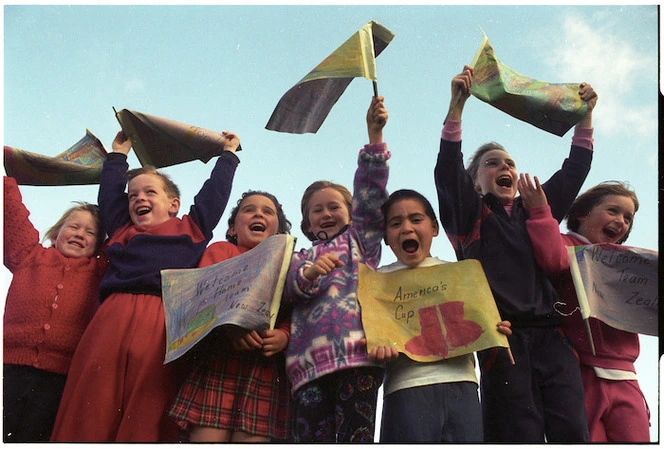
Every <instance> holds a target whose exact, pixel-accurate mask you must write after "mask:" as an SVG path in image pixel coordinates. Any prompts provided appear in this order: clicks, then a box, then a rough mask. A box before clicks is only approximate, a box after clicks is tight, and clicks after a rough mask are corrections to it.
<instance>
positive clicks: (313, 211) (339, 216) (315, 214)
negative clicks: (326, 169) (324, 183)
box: [309, 187, 350, 239]
mask: <svg viewBox="0 0 664 449" xmlns="http://www.w3.org/2000/svg"><path fill="white" fill-rule="evenodd" d="M309 223H310V225H309V231H310V232H311V233H312V234H314V235H315V236H317V237H318V238H321V237H322V238H323V239H325V238H329V237H332V236H333V235H335V234H337V233H338V232H339V231H341V230H342V229H343V227H344V226H346V225H347V224H348V223H350V212H349V211H348V207H347V206H346V202H345V201H344V197H343V196H342V195H341V193H339V191H338V190H336V189H333V188H331V187H325V188H323V189H320V190H318V191H316V192H315V193H314V194H313V195H311V199H310V200H309ZM321 231H323V232H324V233H325V235H323V234H320V235H319V233H321Z"/></svg>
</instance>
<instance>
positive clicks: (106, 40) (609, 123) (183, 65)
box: [2, 4, 659, 440]
mask: <svg viewBox="0 0 664 449" xmlns="http://www.w3.org/2000/svg"><path fill="white" fill-rule="evenodd" d="M3 14H4V20H3V21H4V126H3V137H2V140H3V143H4V145H9V146H13V147H17V148H21V149H24V150H28V151H32V152H36V153H40V154H44V155H49V156H54V155H56V154H58V153H60V152H62V151H64V150H65V149H67V148H69V147H70V146H71V145H73V144H74V143H75V142H77V141H78V140H79V139H80V138H81V137H83V135H84V134H85V129H86V128H88V129H90V130H91V131H92V132H93V133H94V134H95V135H96V136H97V137H99V139H101V140H102V142H103V143H104V144H105V146H106V148H107V149H108V150H110V149H111V142H112V140H113V138H114V136H115V134H116V132H117V131H118V130H119V125H118V123H117V121H116V119H115V117H114V115H113V110H112V107H115V108H116V109H118V110H120V109H123V108H127V109H133V110H137V111H140V112H144V113H148V114H152V115H156V116H160V117H164V118H170V119H173V120H177V121H181V122H185V123H189V124H194V125H197V126H200V127H203V128H208V129H216V130H224V129H229V130H232V131H234V132H236V133H237V134H238V135H239V136H240V138H241V141H242V147H243V148H244V151H242V152H241V153H239V157H240V159H241V161H242V162H241V164H240V166H239V168H238V171H237V174H236V178H235V183H234V187H233V193H232V197H231V205H234V204H235V202H236V200H237V198H238V197H239V196H240V194H241V193H242V192H244V191H246V190H249V189H260V190H267V191H270V192H272V193H274V194H275V195H276V196H277V197H278V198H279V200H280V201H281V202H282V203H283V205H284V207H285V210H286V214H287V216H288V218H289V219H290V220H291V222H292V223H293V231H294V232H293V234H294V235H295V236H296V237H297V238H298V242H297V245H296V246H297V247H298V248H301V247H306V246H309V242H308V240H307V239H306V238H305V237H304V236H303V235H302V233H301V232H300V231H299V223H300V219H301V217H300V212H299V205H300V198H301V195H302V192H303V191H304V189H305V188H306V187H307V186H308V185H309V184H310V183H311V182H313V181H315V180H317V179H329V180H332V181H335V182H339V183H342V184H345V185H347V186H348V187H351V186H352V177H353V173H354V170H355V166H356V157H357V152H358V150H359V148H360V147H361V146H362V145H363V144H364V143H366V141H367V132H366V124H365V114H366V110H367V108H368V105H369V102H370V99H371V95H372V87H371V82H370V81H368V80H365V79H356V80H354V81H353V82H352V83H351V85H350V87H349V88H348V89H347V91H346V93H345V94H344V95H343V96H342V97H341V99H340V100H339V102H338V103H337V104H336V105H335V107H334V108H333V109H332V111H331V113H330V115H329V116H328V118H327V120H326V121H325V123H323V125H322V127H321V129H320V130H319V131H318V133H317V134H306V135H290V134H281V133H277V132H274V131H268V130H266V129H265V124H266V123H267V120H268V118H269V117H270V114H271V113H272V111H273V110H274V107H275V106H276V104H277V102H278V101H279V99H280V98H281V96H282V95H283V94H284V93H285V92H286V91H287V90H288V89H289V88H290V87H292V86H293V85H294V84H295V83H296V82H297V81H299V80H300V79H301V78H302V77H303V76H304V75H306V74H307V73H308V72H309V71H310V70H311V69H312V68H313V67H314V66H316V65H317V64H318V63H319V62H320V61H322V60H323V58H325V57H326V56H328V55H329V54H330V53H331V52H332V51H333V50H335V49H336V48H337V47H338V46H339V45H341V43H343V42H344V41H345V40H346V39H348V38H349V37H350V36H351V35H352V34H353V33H355V32H356V31H357V30H359V29H360V28H361V27H362V26H363V25H364V24H366V23H367V22H368V21H370V20H375V21H377V22H379V23H381V24H382V25H384V26H385V27H387V28H388V29H390V30H391V31H392V32H394V34H395V38H394V40H393V41H392V43H391V44H390V45H389V46H388V47H387V49H386V50H385V51H384V52H383V53H382V54H381V56H380V57H379V58H378V59H377V71H378V90H379V93H380V94H381V95H384V96H385V105H386V107H387V109H388V111H389V114H390V118H389V121H388V124H387V126H386V128H385V131H384V137H385V140H386V141H387V142H388V144H389V147H390V149H391V151H392V154H393V157H392V159H391V162H390V164H391V175H390V181H389V183H388V189H389V190H390V191H394V190H396V189H399V188H413V189H416V190H418V191H420V192H422V193H423V194H425V195H426V196H427V197H428V198H429V199H430V200H431V201H432V202H433V203H434V205H435V204H436V203H435V200H436V194H435V188H434V182H433V166H434V163H435V159H436V154H437V152H438V143H439V138H440V131H441V129H442V122H443V118H444V116H445V114H446V111H447V107H448V104H449V97H450V80H451V78H452V77H453V76H454V75H455V74H457V73H458V72H459V71H460V70H461V69H462V67H463V65H464V64H468V63H470V62H471V60H472V58H473V56H474V54H475V51H476V49H477V47H478V46H479V44H480V42H481V38H482V35H481V32H480V31H479V27H481V28H482V29H483V30H484V31H485V32H486V34H487V36H488V37H489V40H490V41H491V43H492V45H493V47H494V49H495V52H496V55H497V57H498V58H499V59H500V60H502V61H503V62H504V63H505V64H507V65H508V66H510V67H511V68H512V69H514V70H516V71H518V72H520V73H522V74H524V75H527V76H529V77H532V78H536V79H539V80H543V81H548V82H574V83H576V82H581V81H587V82H589V83H590V84H592V85H593V87H594V88H595V90H596V91H597V92H598V95H599V101H598V104H597V107H596V109H595V113H594V125H595V151H596V154H595V157H594V161H593V168H592V170H591V172H590V175H589V176H588V179H587V181H586V183H585V185H584V187H583V189H582V190H585V189H587V188H589V187H592V186H593V185H595V184H597V183H598V182H601V181H603V180H607V179H617V180H623V181H629V183H630V184H631V185H632V186H633V187H634V188H635V190H636V192H637V194H638V196H639V200H640V202H641V208H640V210H639V212H638V213H637V215H636V221H635V227H634V230H633V232H632V234H631V236H630V238H629V240H628V241H627V244H629V245H631V246H638V247H643V248H650V249H658V229H659V227H658V203H657V174H658V172H657V162H658V147H657V133H658V123H659V121H658V112H657V94H658V80H657V73H658V72H657V68H658V59H657V50H658V40H657V30H658V17H657V6H656V5H645V6H572V5H561V6H528V5H515V6H492V5H481V6H480V5H478V6H451V5H449V6H448V5H419V6H392V5H372V4H365V5H360V6H347V5H328V6H306V5H291V6H285V5H284V6H280V5H272V6H265V5H262V6H230V5H203V6H177V5H167V6H166V5H162V6H158V5H155V6H128V5H111V6H76V5H74V6H58V5H51V6H37V5H5V6H4V8H3ZM463 127H464V134H463V136H464V140H463V148H464V154H465V155H466V157H467V156H469V155H470V154H471V152H472V151H473V150H474V149H475V148H477V147H478V146H479V145H480V144H482V143H484V142H486V141H489V140H495V141H498V142H500V143H502V144H503V145H504V146H505V147H506V148H507V149H508V151H510V153H511V155H512V156H513V157H514V158H515V160H516V162H517V168H518V170H519V171H520V172H529V173H531V174H534V175H538V176H539V177H540V178H541V179H548V177H549V176H550V175H551V174H552V173H553V172H554V171H556V170H557V169H558V168H559V167H560V165H561V163H562V161H563V159H564V158H565V157H566V156H567V154H568V151H569V145H570V139H571V134H572V131H570V132H569V133H568V134H567V135H565V136H564V137H562V138H561V137H557V136H554V135H553V134H548V133H546V132H544V131H541V130H539V129H537V128H535V127H533V126H531V125H527V124H525V123H523V122H519V121H518V120H516V119H513V118H512V117H510V116H508V115H506V114H504V113H502V112H500V111H498V110H496V109H493V108H492V107H490V106H488V105H487V104H485V103H482V102H481V101H479V100H477V99H476V98H471V99H470V100H469V101H468V103H467V105H466V108H465V111H464V121H463ZM130 165H131V166H132V167H136V166H138V161H137V159H136V158H135V156H133V155H132V156H131V157H130ZM211 168H212V165H211V164H207V165H205V164H203V163H201V162H198V161H195V162H190V163H187V164H183V165H180V166H177V167H171V168H167V169H165V170H164V171H165V172H167V173H169V174H170V175H172V176H173V178H174V180H175V181H176V183H178V185H179V186H180V188H181V190H182V203H183V208H182V210H181V212H186V211H187V210H188V209H189V206H190V205H191V202H192V199H193V196H194V195H195V194H196V192H197V191H198V189H199V187H200V186H201V184H202V182H203V181H204V179H205V178H207V176H208V174H209V172H210V170H211ZM21 190H22V192H23V195H24V200H25V203H26V205H27V207H28V208H29V210H30V211H31V212H32V215H31V219H32V220H33V223H34V224H35V225H36V227H37V228H38V229H39V230H40V232H41V233H42V234H43V232H44V231H45V230H46V229H47V228H48V227H49V226H50V225H52V224H53V223H54V222H55V221H56V220H57V219H58V217H59V216H60V214H61V213H62V211H63V210H64V209H66V208H67V207H69V205H70V202H71V201H72V200H85V201H90V202H96V194H97V187H96V186H85V187H27V186H26V187H22V189H21ZM230 208H231V207H230V205H229V207H228V208H227V213H226V214H225V215H224V217H223V219H222V222H221V223H220V225H219V226H218V228H217V231H216V232H215V240H220V239H223V238H224V233H225V231H226V228H227V225H226V221H227V218H228V212H230ZM432 254H433V255H435V256H438V257H440V258H442V259H446V260H455V257H454V253H453V251H452V248H451V246H450V244H449V242H448V241H447V239H446V238H445V237H444V235H441V236H439V237H438V238H436V239H435V240H434V246H433V248H432ZM383 261H384V263H390V262H392V261H394V256H393V255H392V253H391V252H390V251H389V249H387V250H386V251H384V258H383ZM9 280H10V275H9V274H8V272H7V270H6V269H3V277H2V282H3V291H4V290H5V289H6V285H7V284H8V282H9ZM3 298H4V294H3ZM641 342H642V348H641V349H642V350H641V356H640V357H639V359H638V360H637V371H638V374H639V378H640V383H641V386H642V388H643V390H644V393H645V395H646V398H647V400H648V403H649V405H650V410H651V413H652V433H651V434H652V438H653V440H655V439H656V438H657V435H658V422H659V417H658V352H657V344H658V340H657V338H655V337H643V336H642V339H641Z"/></svg>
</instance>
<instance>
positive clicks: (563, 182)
mask: <svg viewBox="0 0 664 449" xmlns="http://www.w3.org/2000/svg"><path fill="white" fill-rule="evenodd" d="M592 154H593V152H592V151H591V150H588V149H585V148H581V147H578V146H574V145H572V148H571V150H570V154H569V157H568V158H567V159H565V161H564V163H563V165H562V168H561V169H560V170H558V171H557V172H556V173H555V174H554V175H553V176H552V177H551V179H549V180H548V181H547V182H546V183H544V184H543V185H542V187H543V189H544V191H545V192H546V195H547V198H548V201H549V204H550V206H551V211H552V213H553V216H554V217H555V218H556V219H557V220H558V222H560V221H561V220H562V219H563V218H564V217H565V214H566V213H567V210H568V209H569V207H570V206H571V204H572V202H573V201H574V199H575V198H576V195H577V194H578V192H579V190H580V189H581V186H582V185H583V182H584V181H585V179H586V176H587V175H588V172H589V171H590V163H591V161H592ZM434 177H435V182H436V190H437V193H438V203H439V208H440V221H441V223H442V225H443V228H444V229H445V232H446V233H447V237H448V238H449V240H450V242H451V243H452V246H453V247H454V250H455V252H456V256H457V259H458V260H464V259H478V260H479V261H480V262H481V263H482V267H483V269H484V272H485V274H486V277H487V280H488V281H489V285H490V287H491V290H492V292H493V295H494V298H495V300H496V304H497V305H498V310H499V312H500V315H501V316H502V318H503V319H504V320H509V321H511V322H512V326H514V327H518V326H548V325H557V324H558V323H559V315H558V314H557V313H554V310H553V305H554V303H555V301H556V300H557V294H556V292H555V290H554V289H553V286H552V285H551V282H550V281H549V280H548V278H547V277H546V275H545V274H544V272H543V271H542V270H541V268H540V267H539V265H538V264H537V262H536V261H535V258H534V256H533V248H532V244H531V242H530V237H529V236H528V232H527V230H526V219H527V218H528V211H527V210H526V209H525V207H524V206H523V204H522V202H521V199H520V198H516V199H515V201H514V203H513V206H512V213H511V215H508V213H507V211H506V210H505V208H504V207H503V205H502V204H501V203H500V201H499V200H498V198H497V197H496V196H495V195H493V194H487V195H485V196H482V195H480V194H479V193H478V192H477V191H476V190H475V187H474V184H473V180H472V179H471V177H470V175H469V174H468V172H467V171H466V169H465V168H464V165H463V155H462V153H461V142H450V141H446V140H444V139H441V142H440V152H439V154H438V161H437V163H436V168H435V171H434Z"/></svg>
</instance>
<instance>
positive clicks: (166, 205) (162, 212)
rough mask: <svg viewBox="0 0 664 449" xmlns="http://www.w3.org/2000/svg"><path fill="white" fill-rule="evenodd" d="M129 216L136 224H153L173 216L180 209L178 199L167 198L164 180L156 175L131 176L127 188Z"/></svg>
mask: <svg viewBox="0 0 664 449" xmlns="http://www.w3.org/2000/svg"><path fill="white" fill-rule="evenodd" d="M127 194H128V197H129V216H130V217H131V221H132V222H133V223H134V224H135V225H138V226H155V225H158V224H161V223H164V222H165V221H167V220H169V219H170V218H173V217H175V216H176V215H177V213H178V210H180V200H179V199H178V198H169V197H168V194H167V193H166V191H165V190H164V181H163V180H162V179H161V178H160V177H159V176H158V175H153V174H149V173H144V174H142V175H138V176H136V177H135V178H132V179H131V181H129V187H128V189H127Z"/></svg>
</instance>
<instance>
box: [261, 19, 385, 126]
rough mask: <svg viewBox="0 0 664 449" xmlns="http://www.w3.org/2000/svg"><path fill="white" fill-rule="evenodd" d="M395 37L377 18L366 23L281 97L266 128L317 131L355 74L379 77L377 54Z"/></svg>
mask: <svg viewBox="0 0 664 449" xmlns="http://www.w3.org/2000/svg"><path fill="white" fill-rule="evenodd" d="M393 38H394V34H393V33H392V32H391V31H390V30H388V29H387V28H385V27H384V26H382V25H380V24H378V23H376V22H374V21H371V22H369V23H367V24H366V25H364V26H363V27H362V28H361V29H360V30H359V31H358V32H357V33H355V34H354V35H353V36H351V37H350V39H348V40H347V41H346V42H344V43H343V44H342V45H341V46H340V47H339V48H337V49H336V50H335V51H334V52H333V53H332V54H331V55H329V56H328V57H327V58H325V60H323V62H321V63H320V64H318V66H316V67H315V68H314V69H313V70H312V71H311V72H309V73H308V74H307V75H306V76H305V77H304V78H302V79H301V80H300V81H299V82H298V83H297V84H296V85H295V86H294V87H292V88H291V89H290V90H289V91H288V92H286V93H285V94H284V96H283V97H281V100H279V103H278V104H277V107H276V108H275V110H274V112H272V116H271V117H270V119H269V120H268V122H267V125H266V126H265V128H266V129H269V130H272V131H279V132H285V133H293V134H304V133H316V132H317V131H318V129H319V128H320V126H321V125H322V124H323V121H324V120H325V118H326V117H327V115H328V114H329V112H330V110H331V109H332V106H334V104H335V103H336V102H337V100H339V97H341V94H343V93H344V91H345V90H346V88H347V87H348V85H349V84H350V83H351V81H353V79H354V78H356V77H364V78H367V79H369V80H372V81H376V79H377V77H376V57H377V56H378V55H379V54H380V53H381V52H382V51H383V50H384V49H385V47H387V45H388V44H389V43H390V42H391V41H392V39H393Z"/></svg>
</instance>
